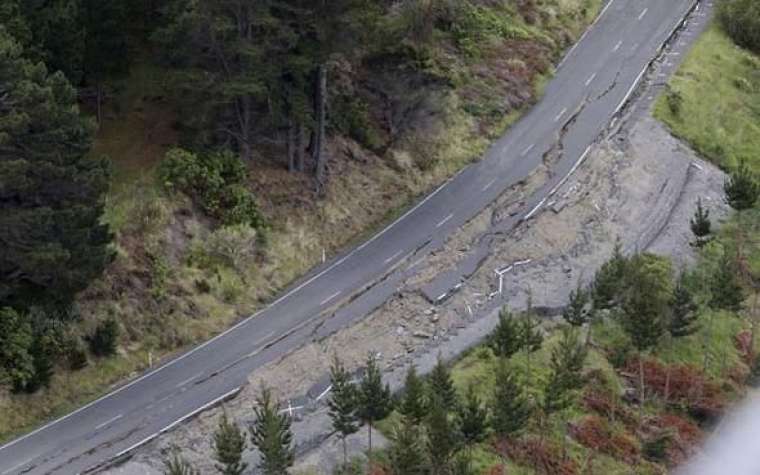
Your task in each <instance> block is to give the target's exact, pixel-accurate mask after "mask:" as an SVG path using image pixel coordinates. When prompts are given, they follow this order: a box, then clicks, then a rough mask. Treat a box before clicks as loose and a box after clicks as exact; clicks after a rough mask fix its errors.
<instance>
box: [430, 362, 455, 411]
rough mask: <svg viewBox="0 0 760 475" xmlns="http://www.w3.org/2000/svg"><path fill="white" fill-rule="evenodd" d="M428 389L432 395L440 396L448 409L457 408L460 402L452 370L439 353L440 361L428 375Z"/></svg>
mask: <svg viewBox="0 0 760 475" xmlns="http://www.w3.org/2000/svg"><path fill="white" fill-rule="evenodd" d="M428 389H429V390H430V394H431V397H438V398H440V399H441V402H442V403H443V405H444V406H445V407H446V409H447V410H449V411H454V410H456V407H457V405H458V404H459V399H458V397H457V392H456V389H454V382H453V381H452V380H451V372H450V371H449V368H447V367H446V365H445V364H444V363H443V360H442V359H441V356H440V355H438V361H437V362H436V364H435V366H434V367H433V370H432V371H431V372H430V376H429V377H428Z"/></svg>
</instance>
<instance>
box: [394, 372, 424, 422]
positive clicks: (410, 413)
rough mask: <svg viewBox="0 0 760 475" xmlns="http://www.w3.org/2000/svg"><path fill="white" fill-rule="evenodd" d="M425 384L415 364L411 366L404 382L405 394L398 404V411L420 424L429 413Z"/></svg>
mask: <svg viewBox="0 0 760 475" xmlns="http://www.w3.org/2000/svg"><path fill="white" fill-rule="evenodd" d="M426 398H427V395H426V391H425V384H424V382H423V381H422V379H420V377H419V376H417V370H416V369H415V367H414V365H411V366H409V370H408V371H407V373H406V381H405V382H404V394H403V396H402V397H401V402H400V404H399V406H398V411H399V412H400V413H401V414H403V415H404V416H406V417H407V418H408V419H409V420H410V421H411V422H413V423H415V424H420V423H421V422H422V420H423V419H425V417H426V416H427V414H428V402H427V400H426Z"/></svg>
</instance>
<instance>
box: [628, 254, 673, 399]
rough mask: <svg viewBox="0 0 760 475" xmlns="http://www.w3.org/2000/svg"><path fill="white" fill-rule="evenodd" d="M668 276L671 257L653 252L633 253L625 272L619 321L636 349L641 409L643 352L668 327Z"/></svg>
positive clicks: (670, 290) (670, 273) (649, 347)
mask: <svg viewBox="0 0 760 475" xmlns="http://www.w3.org/2000/svg"><path fill="white" fill-rule="evenodd" d="M671 276H672V269H671V267H670V261H669V260H667V259H664V258H661V257H658V256H654V255H652V254H639V255H637V256H635V257H634V258H633V259H632V260H631V262H630V264H629V265H628V271H627V273H626V280H625V286H626V287H625V296H624V301H623V304H622V310H623V321H622V323H623V329H624V330H625V331H626V333H627V334H628V337H629V338H630V340H631V342H632V343H633V345H634V346H635V347H636V349H637V350H638V360H639V398H640V405H639V408H640V410H643V405H644V397H645V391H644V359H643V353H644V352H646V351H648V350H649V349H651V348H652V347H653V346H655V345H656V344H657V342H658V341H659V339H660V338H661V337H662V336H663V335H664V334H665V330H666V329H667V319H666V318H667V314H668V311H669V304H670V301H671V295H672V292H673V289H672V283H671V278H672V277H671Z"/></svg>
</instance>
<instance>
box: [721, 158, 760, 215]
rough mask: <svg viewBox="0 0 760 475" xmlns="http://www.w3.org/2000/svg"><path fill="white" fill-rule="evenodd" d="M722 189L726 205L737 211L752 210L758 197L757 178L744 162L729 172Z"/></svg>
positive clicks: (759, 186) (758, 185)
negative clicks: (724, 193)
mask: <svg viewBox="0 0 760 475" xmlns="http://www.w3.org/2000/svg"><path fill="white" fill-rule="evenodd" d="M723 189H724V191H725V192H726V200H727V201H728V204H729V205H731V207H732V208H734V209H735V210H737V211H742V210H745V209H749V208H752V207H753V206H754V205H755V203H756V202H757V197H758V195H760V184H758V180H757V177H756V176H755V173H754V172H753V171H752V170H751V169H750V168H749V166H748V165H747V163H746V162H745V161H744V160H742V161H741V162H739V166H738V167H736V168H735V169H734V170H732V171H731V173H730V175H729V178H728V180H726V183H725V184H724V185H723Z"/></svg>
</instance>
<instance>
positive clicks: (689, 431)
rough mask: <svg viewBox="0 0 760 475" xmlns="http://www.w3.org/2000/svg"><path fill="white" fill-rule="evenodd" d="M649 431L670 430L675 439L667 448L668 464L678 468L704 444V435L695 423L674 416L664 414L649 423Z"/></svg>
mask: <svg viewBox="0 0 760 475" xmlns="http://www.w3.org/2000/svg"><path fill="white" fill-rule="evenodd" d="M646 429H647V430H651V431H653V432H654V431H662V430H668V431H670V432H671V433H672V434H673V438H672V439H671V441H670V444H669V445H668V448H667V452H666V454H667V463H668V465H669V466H671V467H673V466H677V465H680V464H681V463H683V462H684V461H686V460H687V459H688V458H690V457H691V456H692V455H693V454H694V453H695V452H696V451H697V449H698V447H699V445H700V443H701V442H702V439H703V436H704V433H703V432H702V429H700V428H699V427H697V426H696V425H695V424H694V423H692V422H690V421H688V420H686V419H684V418H683V417H679V416H676V415H674V414H662V415H659V416H657V417H656V418H653V419H651V420H649V421H647V427H646Z"/></svg>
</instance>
